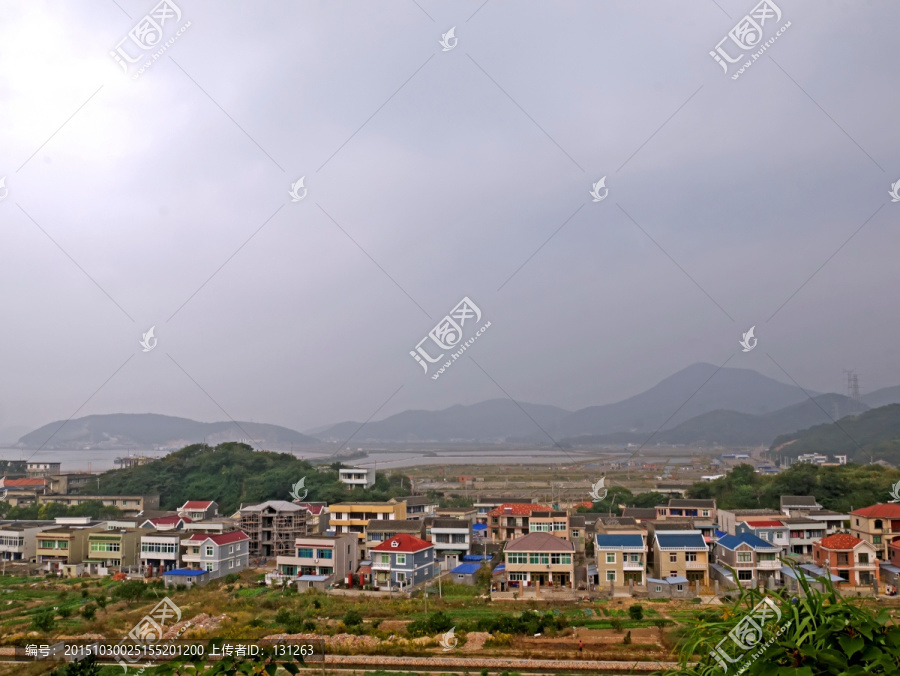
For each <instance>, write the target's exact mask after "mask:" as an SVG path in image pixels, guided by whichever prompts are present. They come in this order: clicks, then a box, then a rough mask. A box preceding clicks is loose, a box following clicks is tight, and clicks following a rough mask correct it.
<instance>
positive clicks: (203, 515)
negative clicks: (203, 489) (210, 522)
mask: <svg viewBox="0 0 900 676" xmlns="http://www.w3.org/2000/svg"><path fill="white" fill-rule="evenodd" d="M178 515H179V516H186V517H188V518H189V519H191V520H192V521H203V520H204V519H214V518H216V517H217V516H219V505H217V504H216V503H215V502H213V501H212V500H188V501H187V502H185V503H184V504H183V505H182V506H181V507H179V508H178Z"/></svg>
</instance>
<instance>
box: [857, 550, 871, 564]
mask: <svg viewBox="0 0 900 676" xmlns="http://www.w3.org/2000/svg"><path fill="white" fill-rule="evenodd" d="M859 562H860V563H868V562H869V555H868V554H867V553H866V552H860V553H859Z"/></svg>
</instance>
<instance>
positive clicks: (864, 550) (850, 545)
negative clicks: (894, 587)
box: [813, 533, 878, 587]
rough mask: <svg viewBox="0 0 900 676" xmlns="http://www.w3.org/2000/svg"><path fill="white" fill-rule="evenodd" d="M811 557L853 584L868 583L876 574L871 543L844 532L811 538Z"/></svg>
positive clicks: (875, 562)
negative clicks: (818, 538)
mask: <svg viewBox="0 0 900 676" xmlns="http://www.w3.org/2000/svg"><path fill="white" fill-rule="evenodd" d="M813 561H814V562H815V564H816V565H817V566H821V567H822V568H824V569H825V570H827V571H829V572H830V573H831V574H832V575H837V576H839V577H842V578H844V580H846V581H847V582H848V583H849V584H850V585H852V586H854V587H862V586H866V585H870V584H872V583H873V582H874V581H875V579H876V578H877V576H878V561H877V559H876V557H875V547H874V546H873V545H872V543H871V542H868V541H866V540H863V539H861V538H858V537H855V536H853V535H850V534H848V533H835V534H834V535H829V536H828V537H825V538H822V539H821V540H819V541H818V542H814V543H813Z"/></svg>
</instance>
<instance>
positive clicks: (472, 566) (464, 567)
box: [450, 563, 481, 575]
mask: <svg viewBox="0 0 900 676" xmlns="http://www.w3.org/2000/svg"><path fill="white" fill-rule="evenodd" d="M479 568H481V566H479V565H478V564H477V563H461V564H459V565H458V566H457V567H456V568H454V569H453V570H451V571H450V572H451V573H455V574H456V575H474V574H475V573H477V572H478V569H479Z"/></svg>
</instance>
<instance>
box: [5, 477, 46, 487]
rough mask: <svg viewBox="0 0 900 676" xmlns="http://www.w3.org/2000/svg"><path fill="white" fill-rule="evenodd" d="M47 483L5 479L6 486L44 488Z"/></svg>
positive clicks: (33, 480)
mask: <svg viewBox="0 0 900 676" xmlns="http://www.w3.org/2000/svg"><path fill="white" fill-rule="evenodd" d="M44 483H45V480H44V479H41V478H38V479H6V478H4V479H3V485H4V486H10V487H11V486H21V487H25V486H43V485H44Z"/></svg>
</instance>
